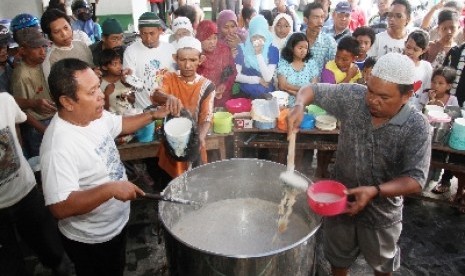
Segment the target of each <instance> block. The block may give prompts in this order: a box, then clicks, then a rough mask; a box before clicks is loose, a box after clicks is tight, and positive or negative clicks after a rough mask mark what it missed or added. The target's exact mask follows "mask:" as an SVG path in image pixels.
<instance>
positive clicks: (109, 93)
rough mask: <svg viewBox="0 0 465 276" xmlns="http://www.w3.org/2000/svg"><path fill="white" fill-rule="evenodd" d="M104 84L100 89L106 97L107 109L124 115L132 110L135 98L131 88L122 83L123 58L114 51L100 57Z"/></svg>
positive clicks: (104, 53)
mask: <svg viewBox="0 0 465 276" xmlns="http://www.w3.org/2000/svg"><path fill="white" fill-rule="evenodd" d="M100 64H101V69H102V73H103V76H102V82H101V83H100V89H101V90H102V91H103V94H104V95H105V109H106V110H108V111H110V112H113V113H116V114H118V115H123V114H124V113H125V112H126V111H127V110H128V109H131V108H132V107H133V106H132V104H133V103H134V100H135V99H134V96H132V97H130V96H129V95H130V90H131V89H130V88H129V87H126V85H124V84H123V83H122V82H121V76H122V72H123V70H122V68H123V57H122V56H121V55H120V54H119V53H118V52H117V51H115V50H113V49H105V50H103V51H102V54H101V55H100Z"/></svg>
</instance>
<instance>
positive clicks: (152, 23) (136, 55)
mask: <svg viewBox="0 0 465 276" xmlns="http://www.w3.org/2000/svg"><path fill="white" fill-rule="evenodd" d="M162 26H163V25H162V21H161V20H160V18H159V17H158V16H157V15H156V14H155V13H153V12H145V13H143V14H142V15H141V16H140V17H139V31H140V37H141V40H137V41H135V42H134V43H133V44H131V45H130V46H129V47H128V48H126V51H125V52H124V57H123V68H129V69H131V70H132V72H134V74H135V75H136V76H137V77H138V78H140V79H142V80H143V81H144V88H143V90H142V91H140V92H139V93H136V102H135V106H136V107H137V108H140V109H144V108H146V107H147V106H149V105H151V104H152V103H151V101H150V94H151V93H152V92H153V91H154V90H155V88H158V87H159V86H161V81H162V76H163V73H164V72H166V71H174V60H173V58H172V55H173V54H175V49H174V47H173V46H172V45H171V44H169V43H167V42H164V41H160V35H161V34H162V33H163V28H162Z"/></svg>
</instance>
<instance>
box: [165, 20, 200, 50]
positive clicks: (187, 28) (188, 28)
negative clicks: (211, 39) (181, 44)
mask: <svg viewBox="0 0 465 276" xmlns="http://www.w3.org/2000/svg"><path fill="white" fill-rule="evenodd" d="M171 29H172V30H173V34H172V35H171V36H170V38H169V41H170V43H171V45H173V47H174V48H176V44H177V43H178V41H179V39H181V38H182V37H185V36H194V28H193V27H192V23H191V22H190V21H189V19H188V18H187V17H184V16H179V17H176V18H175V19H174V20H173V24H172V25H171Z"/></svg>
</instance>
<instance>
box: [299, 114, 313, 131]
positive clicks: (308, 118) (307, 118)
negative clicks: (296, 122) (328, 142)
mask: <svg viewBox="0 0 465 276" xmlns="http://www.w3.org/2000/svg"><path fill="white" fill-rule="evenodd" d="M314 127H315V116H313V115H312V114H304V118H303V119H302V122H301V123H300V128H301V129H312V128H314Z"/></svg>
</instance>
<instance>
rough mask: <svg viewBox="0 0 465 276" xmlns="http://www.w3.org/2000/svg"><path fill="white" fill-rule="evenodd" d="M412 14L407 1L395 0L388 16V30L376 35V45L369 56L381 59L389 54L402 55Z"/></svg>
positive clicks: (369, 52) (374, 44)
mask: <svg viewBox="0 0 465 276" xmlns="http://www.w3.org/2000/svg"><path fill="white" fill-rule="evenodd" d="M411 13H412V8H411V6H410V3H409V2H408V1H407V0H394V1H393V2H392V4H391V7H390V8H389V12H388V14H387V18H388V27H387V30H386V31H384V32H381V33H378V34H376V39H375V43H373V45H372V46H371V48H370V50H369V51H368V52H367V55H368V56H370V57H377V58H379V57H381V56H384V55H385V54H387V53H402V51H403V49H404V46H405V41H406V40H407V36H408V32H407V25H408V23H409V22H410V15H411Z"/></svg>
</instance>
